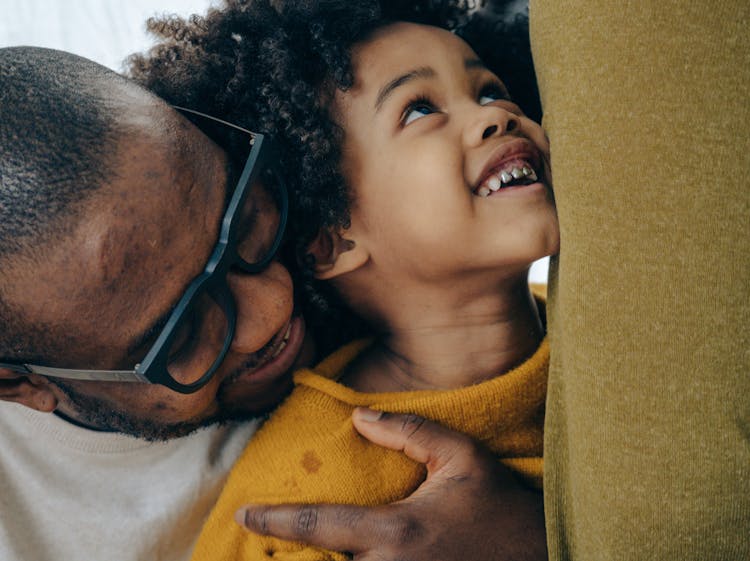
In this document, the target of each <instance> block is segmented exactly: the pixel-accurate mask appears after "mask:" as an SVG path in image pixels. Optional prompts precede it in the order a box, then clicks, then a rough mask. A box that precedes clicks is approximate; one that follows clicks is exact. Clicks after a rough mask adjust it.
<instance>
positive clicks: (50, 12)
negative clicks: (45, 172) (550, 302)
mask: <svg viewBox="0 0 750 561" xmlns="http://www.w3.org/2000/svg"><path fill="white" fill-rule="evenodd" d="M215 4H217V0H0V14H2V16H1V17H0V47H9V46H12V45H36V46H40V47H49V48H54V49H61V50H65V51H70V52H72V53H75V54H78V55H81V56H84V57H86V58H90V59H91V60H95V61H97V62H99V63H101V64H103V65H105V66H108V67H110V68H112V69H113V70H117V71H121V70H122V69H123V66H122V63H123V60H124V59H125V57H126V56H127V55H129V54H130V53H133V52H137V51H143V50H145V49H147V48H148V47H149V46H151V44H152V43H153V39H151V38H150V37H149V36H148V35H147V34H146V30H145V25H144V23H145V21H146V19H147V18H149V17H151V16H154V15H161V14H179V15H183V16H186V15H189V14H193V13H196V12H205V11H206V10H207V9H208V7H209V6H211V5H215ZM548 262H549V260H548V259H543V260H542V261H539V262H537V263H535V264H534V266H533V267H532V269H531V273H530V280H531V281H532V282H547V267H548Z"/></svg>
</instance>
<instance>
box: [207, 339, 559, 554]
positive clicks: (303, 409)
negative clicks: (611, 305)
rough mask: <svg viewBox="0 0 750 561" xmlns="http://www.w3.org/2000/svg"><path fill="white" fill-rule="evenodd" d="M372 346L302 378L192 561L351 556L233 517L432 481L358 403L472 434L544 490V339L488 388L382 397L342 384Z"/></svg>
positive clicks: (232, 482) (401, 490)
mask: <svg viewBox="0 0 750 561" xmlns="http://www.w3.org/2000/svg"><path fill="white" fill-rule="evenodd" d="M367 344H368V342H367V341H358V342H355V343H352V344H350V345H348V346H346V347H344V348H343V349H341V350H340V351H338V352H337V353H335V354H333V355H332V356H331V357H329V358H328V359H326V360H325V361H324V362H323V363H321V364H320V365H319V366H318V367H317V368H316V370H315V371H312V370H303V371H300V372H298V373H297V374H296V375H295V382H296V384H297V387H296V388H295V390H294V392H293V393H292V395H291V396H290V397H289V398H288V399H287V400H286V401H285V402H284V403H283V404H282V405H281V407H279V409H278V410H277V411H276V412H275V413H274V414H273V416H272V417H271V419H270V420H269V421H268V422H267V423H266V424H265V425H264V426H263V428H262V429H261V430H260V431H259V432H258V434H257V435H256V436H255V437H254V438H253V440H252V441H251V442H250V444H249V445H248V447H247V449H246V450H245V452H244V454H243V455H242V457H241V458H240V460H239V461H238V462H237V464H236V465H235V467H234V469H233V471H232V473H231V475H230V477H229V481H228V483H227V485H226V487H225V488H224V490H223V492H222V495H221V497H220V499H219V502H218V503H217V505H216V507H215V508H214V511H213V512H212V514H211V516H210V518H209V520H208V522H207V523H206V526H205V527H204V529H203V532H202V533H201V535H200V537H199V539H198V545H197V547H196V550H195V553H194V555H193V561H222V560H226V561H229V560H232V561H235V560H239V559H242V560H243V561H253V560H256V559H275V560H277V561H278V560H279V559H283V560H285V561H291V560H294V561H312V560H315V561H321V560H336V561H343V560H344V559H346V557H344V556H342V555H340V554H337V553H332V552H328V551H324V550H320V549H317V548H313V547H304V546H302V545H300V544H296V543H290V542H282V541H280V540H277V539H275V538H268V537H261V536H257V535H255V534H251V533H249V532H246V531H244V530H242V529H241V528H240V527H239V526H238V525H237V524H235V523H234V522H233V516H234V513H235V511H236V510H237V509H238V508H239V507H241V506H242V505H244V504H246V503H248V502H258V503H266V504H278V503H286V502H302V503H313V502H338V503H350V504H362V505H376V504H383V503H387V502H391V501H394V500H398V499H401V498H403V497H405V496H406V495H408V494H409V493H410V492H412V491H413V490H414V489H416V488H417V486H419V484H420V483H421V482H422V480H423V479H424V476H425V470H424V467H423V466H422V465H420V464H417V463H415V462H413V461H411V460H409V459H408V458H406V456H404V455H403V454H402V453H400V452H394V451H391V450H386V449H384V448H381V447H379V446H376V445H374V444H371V443H369V442H368V441H367V440H365V439H364V438H362V437H361V436H359V435H358V433H357V432H356V430H355V429H354V426H353V424H352V421H351V414H352V411H353V409H354V407H355V406H369V407H372V408H375V409H379V410H382V411H389V412H409V413H416V414H419V415H422V416H424V417H427V418H429V419H433V420H435V421H438V422H440V423H442V424H444V425H445V426H448V427H451V428H454V429H457V430H460V431H462V432H465V433H468V434H470V435H471V436H473V437H474V438H476V439H478V440H479V441H481V442H483V443H484V444H485V445H486V446H488V447H489V448H490V449H491V450H493V451H494V452H495V453H496V454H497V456H498V457H499V458H501V461H503V462H504V463H506V464H507V465H508V466H510V467H511V468H512V469H514V470H515V471H517V472H518V473H519V474H521V475H522V476H523V477H524V478H526V480H527V481H528V482H529V483H530V484H532V485H534V486H536V487H541V475H542V426H543V423H544V399H545V394H546V386H547V368H548V359H549V347H548V345H547V341H546V339H545V340H544V341H543V342H542V344H541V345H540V347H539V349H538V350H537V351H536V352H535V353H534V355H533V356H532V357H530V358H529V359H528V360H527V361H526V362H524V363H523V364H522V365H520V366H519V367H517V368H515V369H513V370H511V371H510V372H508V373H506V374H503V375H502V376H498V377H496V378H493V379H491V380H489V381H486V382H483V383H481V384H477V385H474V386H468V387H465V388H459V389H455V390H444V391H414V392H399V393H381V394H366V393H359V392H356V391H353V390H351V389H349V388H346V387H344V386H342V385H341V384H338V383H336V382H335V381H334V378H335V377H336V376H338V375H339V374H340V373H341V372H342V370H343V369H344V367H345V366H346V365H347V364H349V363H350V362H351V361H352V360H353V359H354V357H356V356H357V354H359V353H360V352H361V350H362V349H363V348H364V347H365V346H366V345H367Z"/></svg>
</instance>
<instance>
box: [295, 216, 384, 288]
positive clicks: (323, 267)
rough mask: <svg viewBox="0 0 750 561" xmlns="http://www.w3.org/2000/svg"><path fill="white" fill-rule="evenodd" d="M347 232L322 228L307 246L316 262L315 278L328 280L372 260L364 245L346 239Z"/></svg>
mask: <svg viewBox="0 0 750 561" xmlns="http://www.w3.org/2000/svg"><path fill="white" fill-rule="evenodd" d="M345 233H346V230H332V229H329V228H321V229H320V231H319V232H318V235H317V236H315V239H314V240H313V241H311V242H310V245H308V246H307V254H308V255H310V256H311V257H312V258H313V259H314V260H315V265H314V270H315V278H316V279H319V280H328V279H332V278H335V277H338V276H339V275H343V274H345V273H350V272H352V271H355V270H356V269H359V268H360V267H361V266H362V265H364V264H365V263H367V261H369V259H370V253H369V252H368V251H367V249H366V248H365V246H364V245H363V244H357V243H356V242H355V241H354V240H351V239H347V238H344V234H345Z"/></svg>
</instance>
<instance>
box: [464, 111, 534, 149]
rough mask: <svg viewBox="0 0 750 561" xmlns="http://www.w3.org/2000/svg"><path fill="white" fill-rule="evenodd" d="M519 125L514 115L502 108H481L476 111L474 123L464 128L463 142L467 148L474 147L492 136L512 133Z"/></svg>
mask: <svg viewBox="0 0 750 561" xmlns="http://www.w3.org/2000/svg"><path fill="white" fill-rule="evenodd" d="M520 124H521V121H520V119H519V117H518V115H516V114H515V113H511V112H510V111H506V110H505V109H503V108H502V107H496V106H482V107H480V108H479V109H478V110H477V112H476V115H475V117H474V121H473V122H472V123H471V124H470V126H468V127H467V128H466V133H465V142H466V144H467V146H476V145H479V144H481V143H482V142H483V141H484V140H486V139H488V138H490V137H492V136H497V135H503V134H507V133H509V132H512V131H514V130H516V129H517V128H519V126H520Z"/></svg>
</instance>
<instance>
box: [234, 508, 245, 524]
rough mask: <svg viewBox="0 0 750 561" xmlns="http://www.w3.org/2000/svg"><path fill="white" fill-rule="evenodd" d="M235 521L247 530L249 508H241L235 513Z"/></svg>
mask: <svg viewBox="0 0 750 561" xmlns="http://www.w3.org/2000/svg"><path fill="white" fill-rule="evenodd" d="M234 520H235V522H237V524H239V525H240V526H244V527H245V528H248V524H247V522H248V510H247V508H241V509H239V510H238V511H237V512H235V513H234Z"/></svg>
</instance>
